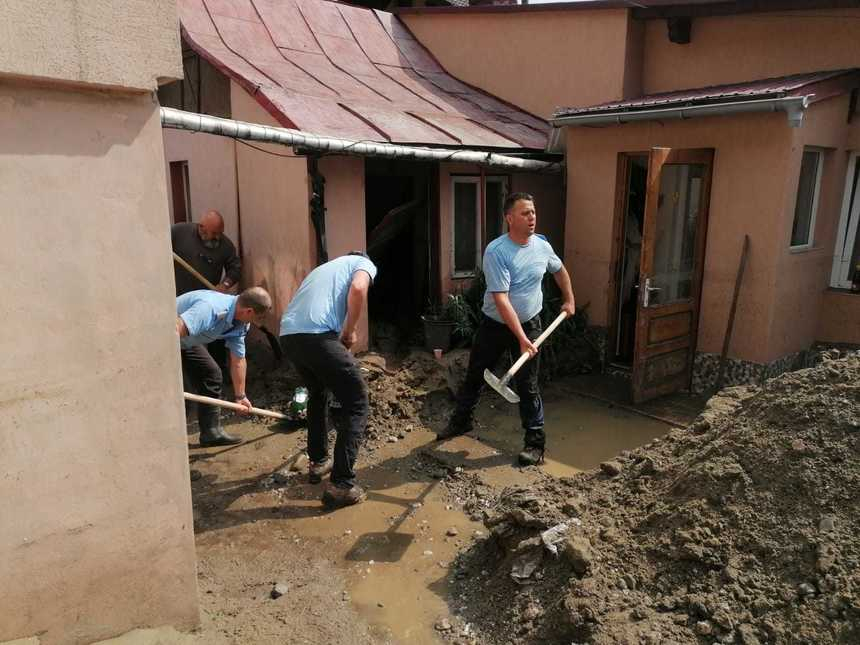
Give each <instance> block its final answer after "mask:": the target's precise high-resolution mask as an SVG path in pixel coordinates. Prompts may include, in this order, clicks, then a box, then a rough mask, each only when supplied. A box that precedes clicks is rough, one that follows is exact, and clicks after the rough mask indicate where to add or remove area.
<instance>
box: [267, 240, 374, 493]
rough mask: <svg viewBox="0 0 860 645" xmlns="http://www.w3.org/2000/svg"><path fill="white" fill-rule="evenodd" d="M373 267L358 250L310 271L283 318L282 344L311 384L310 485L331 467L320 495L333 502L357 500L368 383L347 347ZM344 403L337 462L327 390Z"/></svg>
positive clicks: (354, 328)
mask: <svg viewBox="0 0 860 645" xmlns="http://www.w3.org/2000/svg"><path fill="white" fill-rule="evenodd" d="M375 277H376V265H374V264H373V262H371V261H370V258H368V257H367V255H365V254H364V253H361V252H360V251H353V252H351V253H349V254H348V255H344V256H342V257H339V258H335V259H334V260H331V261H329V262H326V263H325V264H322V265H320V266H318V267H317V268H316V269H314V270H313V271H311V272H310V273H309V274H308V276H307V277H306V278H305V279H304V280H303V281H302V284H301V286H299V289H298V291H296V294H295V295H294V296H293V299H292V300H291V301H290V304H289V306H288V307H287V311H286V312H285V313H284V315H283V316H282V317H281V347H282V348H283V350H284V354H285V355H286V356H287V358H289V359H290V361H291V362H292V363H293V365H294V366H295V368H296V370H297V371H298V373H299V376H300V377H301V378H302V380H303V381H304V383H305V385H306V386H307V388H308V408H307V409H308V456H309V457H310V464H309V466H308V469H309V474H310V480H311V482H312V483H318V482H320V481H322V478H323V476H325V475H327V474H328V473H331V476H330V480H331V483H330V484H329V486H327V487H326V490H325V492H324V493H323V498H322V499H323V502H324V503H325V504H327V505H329V506H347V505H350V504H357V503H358V502H360V501H362V499H364V491H363V490H362V488H361V487H360V486H358V485H357V484H356V483H355V471H354V470H353V468H354V467H355V459H356V456H357V455H358V446H359V443H360V442H361V438H362V436H363V435H364V429H365V426H367V415H368V410H369V406H368V400H367V386H366V385H365V384H364V379H363V378H362V376H361V371H360V370H359V367H358V363H357V362H356V360H355V358H354V357H353V355H352V354H351V353H350V352H349V348H350V347H352V346H353V345H354V344H355V342H356V336H357V332H356V328H357V326H358V321H359V318H360V317H361V312H362V311H363V310H364V307H365V305H366V304H367V292H368V290H369V289H370V285H371V284H372V282H373V279H374V278H375ZM327 390H328V391H331V392H332V394H334V396H335V398H336V399H337V401H338V402H339V403H340V405H341V408H342V411H343V414H344V417H345V423H344V425H343V426H340V425H339V426H338V428H337V440H336V441H335V446H334V460H332V459H330V458H329V451H328V415H326V398H327V397H326V391H327Z"/></svg>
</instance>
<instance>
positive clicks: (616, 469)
mask: <svg viewBox="0 0 860 645" xmlns="http://www.w3.org/2000/svg"><path fill="white" fill-rule="evenodd" d="M600 470H601V471H602V472H603V474H605V475H607V476H608V477H615V476H617V475H620V474H621V464H619V463H618V462H617V461H604V462H603V463H602V464H600Z"/></svg>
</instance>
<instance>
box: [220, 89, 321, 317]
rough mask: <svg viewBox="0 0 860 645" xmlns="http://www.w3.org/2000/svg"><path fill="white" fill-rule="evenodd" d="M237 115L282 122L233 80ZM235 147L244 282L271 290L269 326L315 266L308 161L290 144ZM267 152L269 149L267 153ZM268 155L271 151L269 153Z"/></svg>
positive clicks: (267, 122)
mask: <svg viewBox="0 0 860 645" xmlns="http://www.w3.org/2000/svg"><path fill="white" fill-rule="evenodd" d="M230 89H231V94H230V97H231V103H232V107H233V118H235V119H238V120H240V121H250V122H252V123H263V124H266V125H273V126H277V125H278V124H277V123H276V122H275V120H274V119H273V118H272V117H271V116H270V115H269V114H268V113H267V112H266V111H265V110H264V109H263V108H262V107H260V105H259V104H258V103H257V102H256V101H255V100H254V99H253V98H252V97H251V96H249V95H248V93H247V92H245V90H243V89H242V88H241V87H239V86H237V85H236V84H235V83H232V82H231V83H230ZM253 145H254V146H255V147H256V148H260V149H261V150H255V149H253V148H250V147H248V146H245V145H238V147H237V149H236V153H237V157H236V159H237V164H238V167H239V205H240V210H241V220H242V251H243V258H242V259H243V262H244V267H243V273H242V282H243V286H252V285H257V286H262V287H265V288H266V289H268V290H269V293H271V294H272V299H273V307H272V314H271V315H270V317H269V318H270V319H269V320H267V321H266V324H267V326H268V327H269V329H273V330H277V329H278V327H279V322H280V318H281V314H282V313H283V312H284V310H285V309H286V308H287V305H288V304H289V302H290V298H292V296H293V293H295V291H296V289H298V287H299V285H300V284H301V282H302V280H303V279H304V277H305V276H306V275H307V274H308V273H310V271H311V270H312V269H313V268H314V267H315V266H316V241H315V239H316V238H315V236H314V230H313V225H312V224H311V219H310V208H309V206H308V200H309V199H310V193H309V185H308V173H307V160H306V159H305V158H304V157H296V156H293V153H292V150H291V149H290V148H288V147H286V146H280V145H273V144H259V143H255V144H253ZM263 151H265V152H263ZM267 153H269V154H267Z"/></svg>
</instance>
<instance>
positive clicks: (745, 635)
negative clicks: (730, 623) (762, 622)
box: [738, 625, 761, 645]
mask: <svg viewBox="0 0 860 645" xmlns="http://www.w3.org/2000/svg"><path fill="white" fill-rule="evenodd" d="M738 635H739V636H740V637H741V642H742V643H743V644H744V645H761V641H760V640H759V638H758V634H757V632H756V629H755V627H753V626H752V625H741V626H740V627H738Z"/></svg>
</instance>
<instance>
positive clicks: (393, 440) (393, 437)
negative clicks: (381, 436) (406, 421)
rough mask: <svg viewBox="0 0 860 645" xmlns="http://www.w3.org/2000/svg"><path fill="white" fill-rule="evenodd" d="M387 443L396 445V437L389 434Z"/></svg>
mask: <svg viewBox="0 0 860 645" xmlns="http://www.w3.org/2000/svg"><path fill="white" fill-rule="evenodd" d="M387 441H388V443H397V437H395V436H394V435H393V434H390V435H388V439H387Z"/></svg>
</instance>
